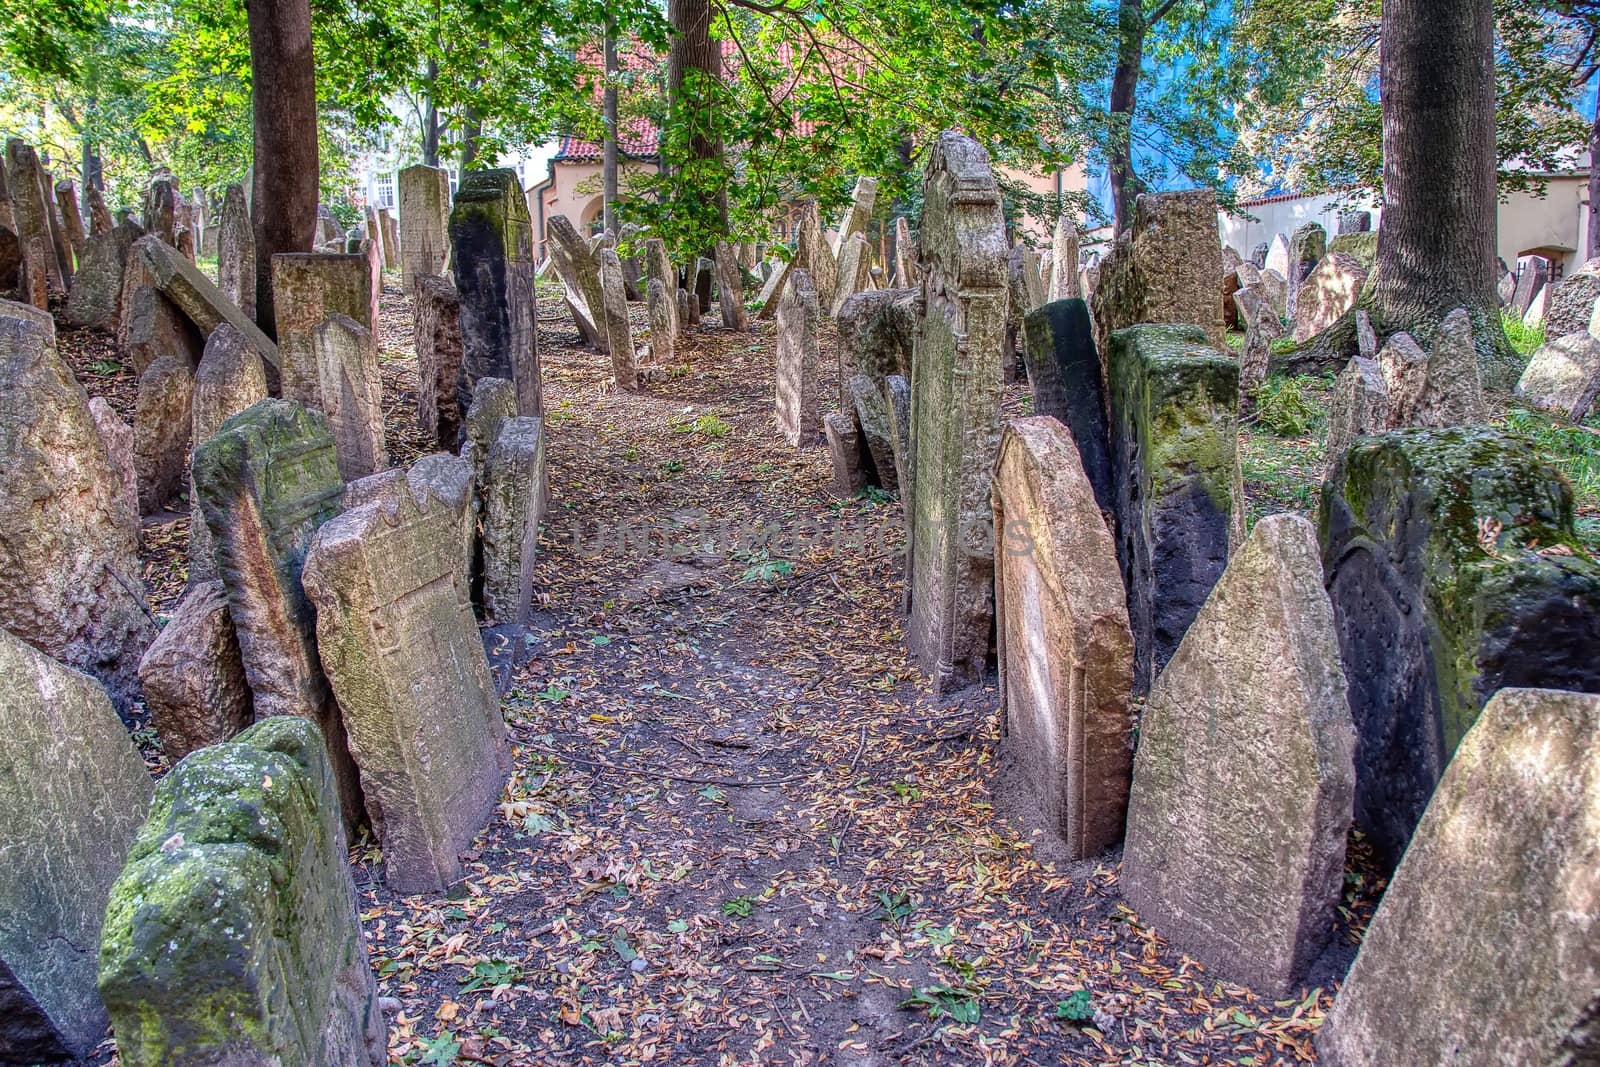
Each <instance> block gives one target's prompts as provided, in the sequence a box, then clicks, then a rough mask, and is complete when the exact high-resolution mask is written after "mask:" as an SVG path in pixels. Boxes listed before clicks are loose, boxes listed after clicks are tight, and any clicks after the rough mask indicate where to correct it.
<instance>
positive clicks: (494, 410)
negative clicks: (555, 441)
mask: <svg viewBox="0 0 1600 1067" xmlns="http://www.w3.org/2000/svg"><path fill="white" fill-rule="evenodd" d="M516 415H517V390H516V387H515V386H513V385H512V384H511V383H510V382H508V381H506V380H505V379H504V378H482V379H480V380H479V381H478V389H477V391H476V392H475V393H474V394H473V397H472V406H471V407H470V408H468V409H467V420H466V424H465V427H464V429H463V431H462V436H463V438H464V439H463V441H462V443H461V458H462V459H464V460H466V461H467V465H468V466H470V467H471V468H472V469H473V471H474V475H475V477H476V478H477V479H478V482H477V485H478V493H479V496H480V497H481V496H482V494H483V470H484V466H485V465H486V464H487V463H488V461H489V450H490V449H491V448H493V447H494V443H495V441H497V440H498V439H499V437H500V427H501V426H502V425H504V423H505V421H506V420H507V419H512V418H516ZM487 507H488V504H487V503H486V502H485V501H483V500H481V499H480V501H479V503H478V510H479V512H480V513H481V512H482V511H484V510H485V509H487Z"/></svg>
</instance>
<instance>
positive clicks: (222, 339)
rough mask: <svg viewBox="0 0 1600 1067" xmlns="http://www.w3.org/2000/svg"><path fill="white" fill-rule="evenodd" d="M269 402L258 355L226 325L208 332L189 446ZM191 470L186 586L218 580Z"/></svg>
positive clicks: (196, 381) (196, 379) (197, 378)
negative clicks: (254, 407)
mask: <svg viewBox="0 0 1600 1067" xmlns="http://www.w3.org/2000/svg"><path fill="white" fill-rule="evenodd" d="M265 399H267V374H266V368H265V367H264V366H263V365H262V362H261V355H260V353H258V352H257V351H256V350H255V348H254V347H253V346H252V345H250V344H249V343H248V342H247V341H245V339H244V338H243V337H242V336H240V334H239V331H238V330H235V329H234V328H233V327H232V326H230V325H228V324H227V323H224V324H222V325H221V326H218V327H217V328H216V329H215V330H213V331H212V332H211V337H210V339H209V340H207V341H206V348H205V354H204V355H202V356H201V357H200V369H199V370H197V371H195V374H194V403H193V404H192V405H191V406H190V418H191V423H190V426H191V432H190V442H191V446H192V447H193V448H199V447H200V446H201V445H202V444H204V443H205V442H206V441H208V440H209V439H210V438H211V436H212V435H213V434H215V433H216V432H217V431H218V430H220V429H221V428H222V424H223V423H224V422H227V421H228V420H229V419H231V418H233V416H235V415H237V414H239V412H241V411H244V410H245V409H246V408H249V407H252V406H254V405H255V404H257V403H259V402H260V401H262V400H265ZM185 470H186V471H189V475H188V477H189V511H190V520H189V584H190V585H193V584H194V583H196V582H202V581H206V580H208V579H212V578H215V577H216V576H217V556H216V550H215V548H214V547H213V546H212V543H211V529H210V527H208V526H207V525H206V522H205V518H204V517H203V516H202V514H201V511H200V505H199V499H200V497H199V494H198V493H197V492H196V491H195V488H194V475H193V472H192V469H191V464H189V463H188V462H185Z"/></svg>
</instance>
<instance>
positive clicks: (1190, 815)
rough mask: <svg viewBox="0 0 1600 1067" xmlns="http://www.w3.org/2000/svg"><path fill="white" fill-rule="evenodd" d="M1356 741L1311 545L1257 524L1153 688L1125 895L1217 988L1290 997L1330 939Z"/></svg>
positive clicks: (1301, 527)
mask: <svg viewBox="0 0 1600 1067" xmlns="http://www.w3.org/2000/svg"><path fill="white" fill-rule="evenodd" d="M1354 748H1355V731H1354V729H1353V728H1352V726H1351V723H1350V709H1349V706H1348V704H1347V703H1346V701H1345V679H1344V672H1343V670H1342V669H1341V667H1340V662H1339V643H1338V637H1337V634H1336V632H1335V629H1334V621H1333V611H1332V609H1331V608H1330V607H1329V604H1328V595H1327V593H1326V592H1324V591H1323V588H1322V568H1321V565H1320V563H1319V561H1318V559H1317V542H1316V534H1315V532H1314V531H1313V530H1312V528H1311V524H1310V523H1309V522H1307V521H1306V520H1305V519H1302V518H1300V517H1299V516H1297V515H1272V516H1268V517H1267V518H1265V519H1262V520H1261V521H1260V522H1259V523H1257V524H1256V528H1255V530H1254V531H1252V533H1251V535H1250V538H1249V539H1248V540H1247V541H1246V542H1245V543H1244V546H1243V547H1242V548H1241V549H1240V550H1239V552H1238V553H1237V554H1236V555H1235V556H1234V558H1233V561H1232V562H1231V563H1230V564H1229V565H1228V569H1227V571H1226V572H1225V573H1224V574H1223V576H1222V578H1221V580H1220V581H1218V582H1217V585H1216V588H1215V589H1213V590H1212V592H1211V596H1210V597H1209V598H1208V599H1207V600H1206V604H1205V607H1204V608H1203V609H1202V610H1201V612H1200V614H1199V615H1198V616H1197V617H1196V618H1195V620H1194V624H1193V625H1192V626H1191V627H1190V628H1189V632H1188V634H1187V635H1185V637H1184V639H1183V642H1182V643H1181V644H1180V645H1179V646H1178V650H1177V652H1175V653H1174V654H1173V656H1172V659H1171V660H1170V661H1169V662H1168V663H1167V666H1166V669H1165V670H1163V671H1162V672H1161V677H1160V679H1159V680H1158V681H1157V682H1156V684H1155V687H1154V688H1153V689H1151V691H1150V698H1149V700H1148V701H1146V703H1145V711H1144V715H1143V717H1142V718H1141V719H1140V722H1139V753H1138V756H1137V758H1136V760H1135V762H1134V768H1133V796H1132V798H1131V800H1130V802H1129V805H1128V840H1127V845H1126V846H1125V848H1124V849H1123V856H1122V890H1123V893H1124V894H1125V895H1126V896H1127V898H1128V902H1129V903H1130V904H1132V905H1133V907H1134V908H1135V910H1137V911H1138V912H1139V918H1140V920H1141V921H1142V922H1145V923H1148V924H1149V925H1150V926H1152V927H1153V928H1154V929H1155V931H1156V933H1158V934H1160V935H1161V936H1162V937H1163V938H1165V939H1166V940H1167V941H1169V942H1170V943H1171V944H1172V946H1173V948H1174V949H1176V950H1178V951H1180V952H1182V953H1184V954H1185V955H1187V956H1192V957H1193V958H1194V959H1196V960H1197V961H1199V962H1200V963H1201V964H1202V965H1204V966H1205V967H1206V968H1207V969H1208V970H1210V971H1213V972H1215V973H1216V977H1219V978H1223V979H1231V980H1233V981H1239V982H1245V983H1248V984H1250V985H1253V986H1255V987H1257V988H1258V989H1260V990H1262V991H1263V992H1267V993H1270V994H1272V995H1284V994H1288V993H1290V992H1292V991H1294V990H1296V989H1297V988H1298V983H1299V982H1300V980H1301V979H1302V978H1303V977H1304V976H1305V973H1306V970H1307V968H1308V967H1309V966H1310V964H1311V963H1312V961H1313V960H1315V959H1316V958H1317V956H1318V955H1320V954H1321V952H1322V950H1323V949H1324V948H1325V947H1326V946H1327V943H1328V939H1329V938H1330V937H1331V936H1332V933H1333V921H1334V908H1335V907H1336V906H1337V904H1338V903H1339V894H1340V889H1341V887H1342V886H1343V885H1344V853H1345V837H1346V835H1347V834H1348V832H1349V829H1350V805H1351V795H1352V793H1353V792H1354V791H1355V772H1354V769H1353V761H1352V753H1353V750H1354Z"/></svg>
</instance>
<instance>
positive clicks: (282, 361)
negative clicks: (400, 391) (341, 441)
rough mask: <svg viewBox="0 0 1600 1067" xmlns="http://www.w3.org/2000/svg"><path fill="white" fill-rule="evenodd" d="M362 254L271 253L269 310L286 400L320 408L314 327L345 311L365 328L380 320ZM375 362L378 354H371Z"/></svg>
mask: <svg viewBox="0 0 1600 1067" xmlns="http://www.w3.org/2000/svg"><path fill="white" fill-rule="evenodd" d="M369 266H370V264H369V263H368V262H367V257H366V256H363V255H344V254H342V253H330V252H280V253H278V254H277V255H275V256H273V257H272V310H273V317H274V319H275V321H276V322H277V326H278V359H279V370H280V372H281V374H282V390H283V398H284V399H285V400H293V401H295V402H297V403H300V404H309V405H310V406H312V407H314V408H319V409H323V410H326V409H325V408H323V404H324V403H325V401H326V399H327V396H328V392H329V391H330V390H334V389H338V388H339V385H338V384H337V383H334V382H323V380H322V377H321V364H320V363H319V361H318V358H317V350H316V343H315V341H316V334H317V329H318V328H319V327H320V326H321V325H322V324H323V323H324V322H326V321H327V320H328V318H329V316H331V315H345V316H347V317H348V318H350V319H351V320H353V321H354V322H355V323H356V324H357V325H359V326H361V327H362V328H363V329H365V330H367V331H368V336H367V342H368V344H369V345H370V344H372V343H373V341H372V334H371V331H373V330H375V329H377V324H378V295H379V294H378V292H377V291H376V290H375V289H374V288H373V285H372V273H371V271H370V270H369V269H368V268H369ZM373 359H374V361H375V360H376V359H377V353H376V351H375V350H374V352H373Z"/></svg>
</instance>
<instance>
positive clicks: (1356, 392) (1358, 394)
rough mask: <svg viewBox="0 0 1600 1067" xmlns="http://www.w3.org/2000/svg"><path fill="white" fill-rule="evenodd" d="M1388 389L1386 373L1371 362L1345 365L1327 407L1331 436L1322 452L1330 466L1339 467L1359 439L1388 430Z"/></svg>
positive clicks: (1334, 385) (1360, 359)
mask: <svg viewBox="0 0 1600 1067" xmlns="http://www.w3.org/2000/svg"><path fill="white" fill-rule="evenodd" d="M1388 421H1389V387H1388V386H1387V385H1385V384H1384V381H1383V371H1382V370H1380V369H1379V367H1378V364H1377V363H1376V362H1374V361H1372V360H1370V359H1363V358H1362V357H1360V356H1356V357H1354V358H1353V359H1351V360H1350V362H1349V363H1347V364H1345V368H1344V370H1342V371H1340V372H1339V377H1338V378H1337V379H1335V381H1334V383H1333V402H1332V403H1331V404H1330V405H1329V407H1328V436H1327V441H1326V445H1325V447H1324V449H1323V452H1324V454H1325V455H1326V456H1327V457H1328V463H1329V464H1330V465H1331V464H1336V463H1339V462H1341V461H1342V460H1343V459H1344V454H1345V451H1346V450H1347V449H1349V447H1350V445H1351V443H1352V442H1354V441H1355V439H1356V438H1357V437H1361V436H1363V435H1365V434H1372V433H1381V432H1382V431H1383V430H1385V429H1387V428H1388Z"/></svg>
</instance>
